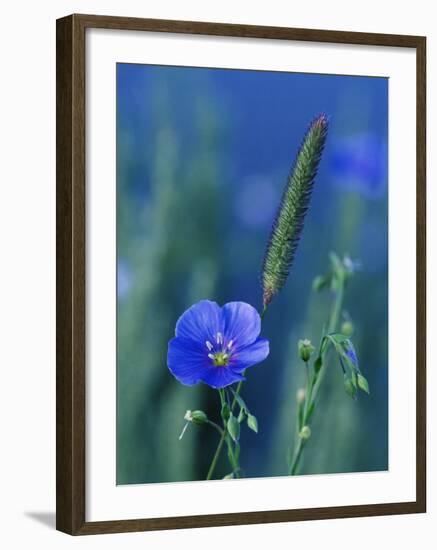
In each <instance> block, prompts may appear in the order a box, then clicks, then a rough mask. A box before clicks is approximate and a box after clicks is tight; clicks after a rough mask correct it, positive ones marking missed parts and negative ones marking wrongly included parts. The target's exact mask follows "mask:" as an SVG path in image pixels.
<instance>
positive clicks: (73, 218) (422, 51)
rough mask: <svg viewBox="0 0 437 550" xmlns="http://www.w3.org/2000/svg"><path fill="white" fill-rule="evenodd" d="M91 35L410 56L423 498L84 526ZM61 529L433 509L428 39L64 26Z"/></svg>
mask: <svg viewBox="0 0 437 550" xmlns="http://www.w3.org/2000/svg"><path fill="white" fill-rule="evenodd" d="M87 28H103V29H123V30H135V31H153V32H164V33H165V32H171V33H186V34H197V35H216V36H232V37H247V38H268V39H275V40H299V41H312V42H323V43H339V44H360V45H376V46H387V47H390V46H394V47H401V48H412V49H415V51H416V67H417V69H416V84H417V96H416V97H417V134H416V139H417V159H416V160H417V178H416V193H417V214H416V215H417V265H416V269H417V291H416V292H417V360H416V369H417V388H416V397H417V410H416V423H417V424H416V429H417V432H416V433H417V440H416V470H417V471H416V500H414V501H412V502H399V503H387V504H367V505H354V506H337V507H327V508H309V509H297V510H296V509H295V510H276V511H263V512H242V513H228V514H214V515H199V516H185V517H166V518H148V519H147V518H145V519H132V520H120V521H117V520H115V521H98V522H87V521H86V519H85V476H86V471H85V425H86V411H85V369H86V364H85V318H86V317H85V288H86V280H85V257H86V254H85V250H86V242H85V241H86V238H85V207H86V203H85V196H86V194H85V160H86V159H85V31H86V29H87ZM56 48H57V69H56V80H57V94H56V115H57V124H56V131H57V142H56V160H57V168H56V179H57V198H56V217H57V233H56V240H57V255H56V259H57V273H56V278H57V294H56V305H57V338H56V343H57V371H56V392H57V400H56V415H57V418H56V437H57V444H56V451H57V459H56V470H57V476H56V498H57V507H56V526H57V529H58V530H60V531H64V532H65V533H69V534H71V535H85V534H97V533H117V532H128V531H146V530H157V529H180V528H188V527H209V526H220V525H240V524H254V523H273V522H287V521H299V520H316V519H327V518H347V517H357V516H377V515H390V514H408V513H418V512H425V511H426V366H425V360H426V309H425V297H426V288H425V287H426V251H425V245H426V228H425V222H426V39H425V37H421V36H401V35H389V34H369V33H357V32H340V31H327V30H310V29H293V28H282V27H260V26H251V25H233V24H219V23H200V22H196V23H195V22H187V21H168V20H154V19H135V18H128V17H109V16H95V15H70V16H68V17H64V18H62V19H59V20H58V21H57V38H56Z"/></svg>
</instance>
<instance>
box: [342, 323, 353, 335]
mask: <svg viewBox="0 0 437 550" xmlns="http://www.w3.org/2000/svg"><path fill="white" fill-rule="evenodd" d="M340 332H341V333H342V334H344V335H345V336H347V337H348V338H349V337H351V336H352V334H353V332H354V325H353V324H352V322H351V321H344V322H343V323H342V325H341V329H340Z"/></svg>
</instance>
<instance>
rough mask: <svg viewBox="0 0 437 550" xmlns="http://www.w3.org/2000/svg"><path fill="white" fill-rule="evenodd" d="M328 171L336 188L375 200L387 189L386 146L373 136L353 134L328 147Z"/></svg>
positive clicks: (383, 141) (384, 142) (382, 141)
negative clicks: (348, 190) (329, 152)
mask: <svg viewBox="0 0 437 550" xmlns="http://www.w3.org/2000/svg"><path fill="white" fill-rule="evenodd" d="M331 151H332V152H331V156H330V165H331V166H330V167H331V173H332V175H333V176H334V181H335V183H336V185H338V186H339V187H342V188H345V189H351V190H355V191H358V192H360V193H362V194H363V195H365V196H367V197H379V196H381V195H383V194H384V192H385V190H386V188H387V142H386V141H385V140H382V139H380V138H379V137H378V136H376V135H374V134H353V135H350V136H347V137H345V138H342V139H337V140H335V141H334V142H333V144H332V146H331Z"/></svg>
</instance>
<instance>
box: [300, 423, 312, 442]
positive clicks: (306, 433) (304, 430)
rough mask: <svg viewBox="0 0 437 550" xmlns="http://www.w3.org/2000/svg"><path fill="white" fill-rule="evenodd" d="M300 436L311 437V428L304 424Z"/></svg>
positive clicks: (303, 437)
mask: <svg viewBox="0 0 437 550" xmlns="http://www.w3.org/2000/svg"><path fill="white" fill-rule="evenodd" d="M299 437H300V438H301V439H309V438H310V437H311V428H310V427H309V426H303V428H302V429H301V430H300V432H299Z"/></svg>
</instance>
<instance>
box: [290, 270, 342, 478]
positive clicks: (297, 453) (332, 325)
mask: <svg viewBox="0 0 437 550" xmlns="http://www.w3.org/2000/svg"><path fill="white" fill-rule="evenodd" d="M343 298H344V279H343V278H342V279H341V280H340V284H339V288H338V290H337V292H336V294H335V299H334V302H333V304H332V309H331V314H330V316H329V323H328V334H331V333H332V332H335V330H336V328H337V325H338V322H339V320H340V315H341V310H342V307H343ZM322 346H323V347H322V350H321V355H322V368H321V369H320V371H319V372H314V374H313V376H310V377H307V386H306V391H305V394H306V395H305V403H304V413H303V420H302V427H303V426H307V425H308V423H309V420H310V415H312V413H313V412H314V410H312V409H314V407H315V403H316V398H317V395H318V393H319V389H320V385H321V383H322V380H323V378H324V376H325V371H326V366H325V364H324V361H323V358H324V357H325V354H326V351H327V349H328V346H326V344H325V343H322ZM305 442H306V440H303V439H302V438H301V437H300V436H299V433H298V434H297V442H296V444H295V449H294V453H293V458H292V460H291V464H290V469H289V473H290V475H292V476H293V475H296V473H297V471H298V469H299V465H300V461H301V458H302V453H303V450H304V447H305Z"/></svg>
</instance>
